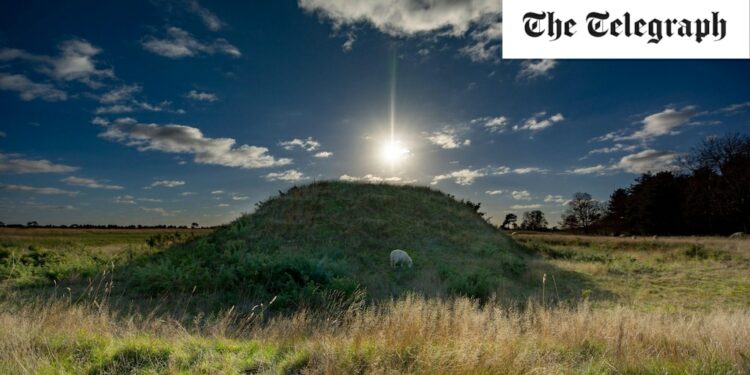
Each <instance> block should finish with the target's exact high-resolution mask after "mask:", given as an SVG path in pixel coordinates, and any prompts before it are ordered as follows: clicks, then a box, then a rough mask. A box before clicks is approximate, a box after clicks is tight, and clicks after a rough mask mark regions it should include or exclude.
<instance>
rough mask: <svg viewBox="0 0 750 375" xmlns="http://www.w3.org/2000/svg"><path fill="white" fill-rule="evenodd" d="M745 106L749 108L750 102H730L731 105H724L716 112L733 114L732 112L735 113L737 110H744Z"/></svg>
mask: <svg viewBox="0 0 750 375" xmlns="http://www.w3.org/2000/svg"><path fill="white" fill-rule="evenodd" d="M747 108H750V102H744V103H737V104H732V105H729V106H726V107H724V108H722V109H720V110H718V112H719V113H726V114H730V115H733V114H737V113H739V112H741V111H743V110H745V109H747Z"/></svg>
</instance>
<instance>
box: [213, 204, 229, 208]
mask: <svg viewBox="0 0 750 375" xmlns="http://www.w3.org/2000/svg"><path fill="white" fill-rule="evenodd" d="M216 207H229V205H228V204H226V203H219V204H217V205H216Z"/></svg>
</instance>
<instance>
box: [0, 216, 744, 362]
mask: <svg viewBox="0 0 750 375" xmlns="http://www.w3.org/2000/svg"><path fill="white" fill-rule="evenodd" d="M207 232H208V231H190V230H183V231H181V233H182V234H181V235H179V236H177V240H180V241H181V240H186V239H189V238H193V236H201V235H205V234H206V233H207ZM160 233H162V234H164V233H166V235H165V237H167V239H168V240H169V239H175V237H173V233H174V231H166V232H164V231H161V232H159V231H152V230H146V231H137V230H136V231H127V230H126V231H121V230H118V231H107V230H72V229H70V230H45V229H33V230H25V229H23V230H20V229H0V251H2V253H0V260H1V261H2V263H0V264H2V267H4V268H0V280H2V281H0V288H1V290H2V291H1V292H0V296H1V298H2V301H1V302H0V373H92V374H93V373H101V374H104V373H195V372H197V373H242V372H245V373H347V374H348V373H392V372H406V373H487V374H490V373H491V374H515V373H535V374H559V373H581V374H599V373H608V374H640V373H649V374H665V373H669V374H672V373H674V374H746V373H748V372H750V289H748V288H749V287H750V241H747V240H728V239H722V238H688V237H684V238H658V239H652V238H642V239H630V238H625V239H623V238H608V237H583V236H571V235H560V234H533V233H519V234H517V235H516V236H515V238H516V239H517V240H518V242H519V243H521V244H523V245H524V247H525V248H526V249H527V250H526V251H528V253H529V256H530V257H531V258H530V259H532V262H533V263H534V264H533V265H532V266H531V268H532V269H535V270H537V271H539V272H542V274H546V277H544V279H545V282H544V283H543V282H542V277H539V276H540V275H536V276H535V277H538V279H537V280H536V285H532V286H531V287H530V288H531V289H533V290H534V291H535V293H533V294H532V295H530V297H529V300H528V301H527V302H526V303H524V304H520V305H519V304H518V303H516V302H518V301H514V302H513V303H511V302H510V301H505V300H493V299H490V300H489V301H486V302H485V303H479V302H477V301H476V300H470V299H467V298H462V297H445V298H438V297H428V298H424V297H420V296H418V295H404V296H401V297H398V298H396V299H392V300H385V301H380V302H371V303H366V302H365V301H364V300H359V302H355V303H347V304H335V303H331V304H329V305H327V306H326V307H325V308H323V309H315V310H296V311H287V312H285V313H284V314H281V315H279V314H274V313H273V310H274V308H273V306H274V303H275V302H274V303H271V304H270V308H269V304H268V302H271V301H267V303H265V304H263V305H262V306H261V305H258V306H255V307H252V308H250V309H249V310H248V311H239V309H237V308H232V307H231V306H222V307H221V308H218V309H217V308H209V309H206V310H207V312H206V313H200V312H198V313H196V312H195V310H194V309H188V308H186V307H185V306H186V305H188V304H190V302H189V301H187V300H186V299H182V300H180V299H178V300H174V299H171V300H170V299H168V298H167V299H164V298H161V299H160V298H152V299H151V303H149V304H143V301H132V300H131V301H130V302H128V300H129V299H131V298H134V297H132V296H131V295H130V294H129V293H128V292H127V291H117V290H118V286H117V285H114V284H115V283H116V282H117V276H112V270H113V269H115V268H116V267H117V266H118V265H121V264H123V263H127V262H128V261H130V260H132V259H133V258H137V257H138V256H141V255H143V254H153V253H158V252H160V251H162V249H160V248H159V247H158V246H156V247H153V246H149V245H148V244H147V243H148V240H149V239H152V238H154V236H157V235H159V234H160ZM151 242H152V243H153V240H152V241H151ZM167 242H169V241H167ZM157 245H158V244H157ZM161 245H164V246H169V245H166V244H165V243H161ZM1 254H5V255H1ZM11 258H12V260H11V261H9V259H11ZM24 259H25V260H24ZM14 262H15V266H14ZM35 262H36V263H35ZM14 267H15V268H14ZM19 270H20V271H19ZM571 275H574V276H571ZM529 277H531V276H529ZM58 278H59V279H58ZM50 280H60V281H50ZM581 280H585V281H586V282H587V286H590V287H591V289H588V288H579V289H575V288H574V289H575V290H580V294H581V296H580V298H577V299H575V298H571V297H570V296H568V297H566V298H562V297H559V296H558V292H557V291H558V290H559V289H561V288H563V287H565V285H564V284H567V283H577V282H580V281H581ZM529 282H530V283H533V282H534V281H529ZM68 288H70V289H68ZM542 290H544V291H542ZM542 295H544V298H542ZM188 298H189V297H188ZM201 303H205V302H201Z"/></svg>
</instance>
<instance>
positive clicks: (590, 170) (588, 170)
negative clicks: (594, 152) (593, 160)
mask: <svg viewBox="0 0 750 375" xmlns="http://www.w3.org/2000/svg"><path fill="white" fill-rule="evenodd" d="M610 169H611V168H608V167H606V166H604V165H601V164H599V165H594V166H591V167H581V168H575V169H571V170H569V171H568V173H571V174H595V173H596V174H603V173H605V172H607V171H608V170H610Z"/></svg>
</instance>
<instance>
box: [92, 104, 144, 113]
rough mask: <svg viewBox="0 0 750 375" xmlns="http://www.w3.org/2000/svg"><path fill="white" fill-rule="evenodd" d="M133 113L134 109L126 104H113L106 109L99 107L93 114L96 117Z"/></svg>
mask: <svg viewBox="0 0 750 375" xmlns="http://www.w3.org/2000/svg"><path fill="white" fill-rule="evenodd" d="M130 112H135V108H133V106H130V105H126V104H115V105H111V106H108V107H99V108H97V109H96V110H95V111H94V113H96V114H97V115H106V114H118V113H130Z"/></svg>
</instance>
